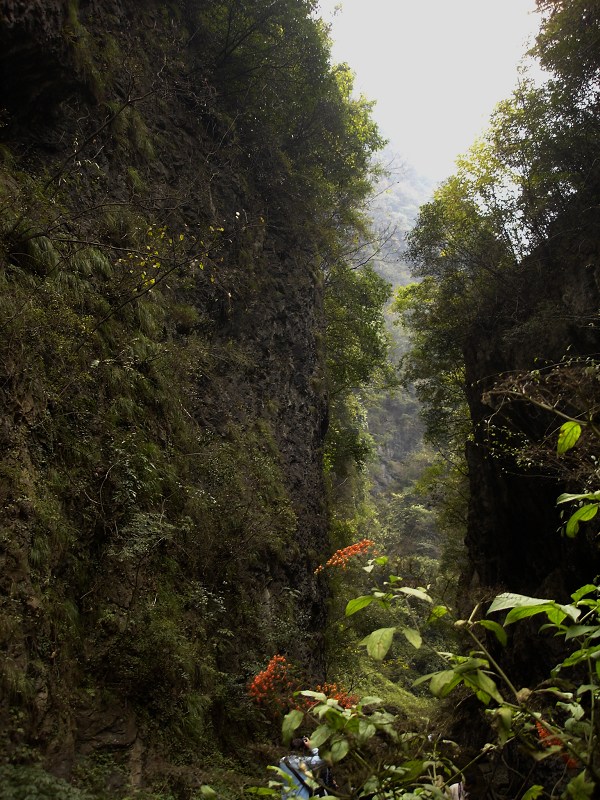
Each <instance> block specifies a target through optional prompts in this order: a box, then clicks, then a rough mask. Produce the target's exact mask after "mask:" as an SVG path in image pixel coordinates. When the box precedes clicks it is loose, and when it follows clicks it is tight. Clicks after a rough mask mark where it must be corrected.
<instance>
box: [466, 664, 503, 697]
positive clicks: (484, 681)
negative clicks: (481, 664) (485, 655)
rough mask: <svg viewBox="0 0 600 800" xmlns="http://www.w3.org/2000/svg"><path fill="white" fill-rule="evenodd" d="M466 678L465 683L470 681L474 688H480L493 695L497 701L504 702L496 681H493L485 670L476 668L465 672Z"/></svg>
mask: <svg viewBox="0 0 600 800" xmlns="http://www.w3.org/2000/svg"><path fill="white" fill-rule="evenodd" d="M464 680H465V683H468V684H469V685H470V686H472V687H473V688H476V689H480V690H481V691H482V692H484V693H485V694H487V695H489V696H490V697H492V698H493V699H494V700H495V701H496V702H497V703H503V702H504V698H503V697H502V695H501V694H500V692H499V691H498V687H497V686H496V683H495V681H493V680H492V679H491V678H490V676H489V675H486V674H485V672H482V671H481V670H480V669H477V670H475V672H469V673H467V674H465V677H464Z"/></svg>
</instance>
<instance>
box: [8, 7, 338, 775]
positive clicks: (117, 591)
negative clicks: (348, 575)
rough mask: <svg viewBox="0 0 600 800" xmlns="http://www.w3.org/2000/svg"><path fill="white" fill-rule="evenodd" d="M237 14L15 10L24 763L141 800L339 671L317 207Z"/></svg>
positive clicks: (12, 622)
mask: <svg viewBox="0 0 600 800" xmlns="http://www.w3.org/2000/svg"><path fill="white" fill-rule="evenodd" d="M250 5H251V4H250ZM222 6H223V4H215V3H186V2H169V3H159V2H153V0H146V1H145V2H143V3H137V2H136V3H134V2H125V1H124V0H90V1H89V2H83V0H82V1H81V2H80V3H79V4H78V3H76V2H72V0H54V1H51V0H36V2H34V3H21V2H13V1H11V0H2V2H1V3H0V16H1V25H0V69H1V71H2V84H3V91H4V94H3V98H2V101H1V102H2V109H1V114H2V127H1V128H0V139H1V142H2V158H3V167H2V173H1V177H0V188H1V195H2V196H1V199H0V205H1V212H2V222H1V225H2V230H1V234H2V262H3V263H2V281H3V286H2V293H3V298H4V299H3V307H2V318H3V319H4V325H3V333H2V359H1V360H2V364H3V366H2V379H1V384H0V394H1V396H2V411H1V412H0V414H1V419H0V438H1V441H2V452H3V456H2V462H1V465H0V497H1V498H2V505H3V509H4V524H3V535H2V541H1V545H0V548H1V549H0V564H1V570H0V572H1V577H0V588H1V603H2V606H1V608H0V615H1V619H2V625H1V627H0V630H1V634H0V636H1V644H2V649H3V654H4V659H3V664H2V684H3V686H4V688H5V690H6V691H5V692H4V693H3V700H2V701H1V703H0V721H1V727H2V751H3V753H5V754H6V755H7V756H8V757H9V758H11V759H14V758H15V757H17V758H21V759H23V760H27V759H29V758H31V757H32V755H33V754H34V753H35V754H37V755H38V756H40V755H41V757H42V760H43V763H44V764H45V765H46V766H47V767H48V768H49V769H51V770H52V771H53V772H55V773H56V774H61V775H65V776H70V775H72V774H74V771H75V773H76V772H77V769H79V770H82V769H83V770H85V764H87V763H88V762H86V760H85V759H88V760H89V759H93V758H94V757H95V754H97V753H99V752H106V751H110V752H111V753H113V761H112V762H111V764H112V766H111V767H110V768H109V769H108V772H107V775H105V776H104V777H103V780H104V779H106V781H108V783H109V784H110V785H111V786H112V787H113V788H115V790H116V789H118V788H119V787H123V786H125V785H127V784H128V783H131V784H132V785H133V786H138V787H139V786H142V785H149V783H148V782H149V781H151V779H152V776H153V775H156V774H163V775H164V773H165V772H168V771H169V769H171V767H168V763H169V760H171V761H172V759H173V756H174V753H175V752H177V753H178V758H179V759H180V760H181V759H183V760H184V761H185V760H186V759H188V760H192V761H194V760H195V758H196V757H197V753H198V752H200V753H201V752H202V750H203V748H206V749H208V750H210V749H211V748H213V747H215V746H218V747H220V748H221V749H228V748H230V749H235V748H236V746H237V744H238V743H239V742H240V741H243V739H244V736H245V735H246V736H247V735H249V732H250V731H252V730H255V729H256V725H257V724H259V722H260V720H259V719H258V718H257V716H256V713H255V711H254V710H253V709H252V708H251V705H250V703H249V701H248V699H247V697H246V693H245V684H246V681H247V680H248V678H249V677H250V676H251V675H252V674H253V673H254V672H256V671H257V669H259V668H260V667H262V666H264V659H265V658H266V657H267V658H268V657H269V656H270V655H271V654H273V653H275V652H286V653H287V654H289V655H290V656H292V657H293V658H295V659H297V660H298V662H300V663H303V664H304V665H305V666H306V668H307V670H308V672H309V673H311V674H313V675H317V676H318V675H319V673H320V670H321V669H322V664H321V653H320V646H319V642H320V637H321V634H322V630H323V625H324V617H325V607H324V600H325V591H324V586H323V585H322V584H321V583H319V582H318V581H317V579H316V578H315V576H314V574H313V571H314V568H315V566H316V564H317V563H318V562H319V559H320V558H321V556H322V554H323V552H324V551H325V549H326V545H327V532H326V514H325V497H324V489H323V481H322V468H321V448H322V443H323V437H324V435H325V431H326V427H327V405H326V398H325V392H324V380H323V352H322V349H323V348H322V334H323V324H324V323H323V311H322V278H321V274H320V270H319V265H318V259H319V255H318V247H317V245H316V244H315V241H314V238H311V231H313V229H314V225H315V219H314V217H315V207H314V205H313V204H311V202H310V201H308V200H307V198H306V194H305V187H304V186H301V185H300V179H299V178H298V168H297V164H295V163H294V160H293V154H291V155H290V153H288V154H285V153H284V152H283V150H282V149H281V146H280V145H281V141H280V139H281V136H280V134H279V133H278V131H277V130H275V131H272V130H268V126H267V124H266V123H265V122H264V120H262V121H261V119H259V117H258V114H257V113H255V112H256V107H254V108H253V107H252V106H250V108H249V109H248V107H246V106H244V105H243V103H244V92H243V91H242V90H241V89H240V85H241V84H240V82H241V81H242V80H243V79H242V77H240V76H239V75H238V76H237V78H236V80H237V81H238V84H237V85H236V87H235V92H233V93H232V94H231V95H229V94H228V90H229V89H230V88H231V87H232V86H233V78H232V76H231V75H230V74H229V75H227V73H226V69H228V68H231V63H230V62H228V61H227V57H228V46H229V45H230V44H231V42H228V41H225V40H223V39H219V36H221V35H222V34H223V31H227V32H231V31H232V30H234V29H235V24H233V23H235V22H237V20H234V19H233V17H234V12H235V10H236V8H237V6H236V4H235V3H234V4H231V9H230V11H231V19H230V20H229V23H230V26H229V28H227V21H226V20H218V19H217V17H216V16H214V18H213V16H211V14H214V15H216V14H217V12H218V11H219V9H220V8H221V7H222ZM221 10H222V9H221ZM217 23H219V25H221V27H220V28H219V27H218V25H217ZM244 24H246V23H245V22H244ZM261 24H262V23H261ZM248 25H250V23H248ZM238 33H239V34H240V35H241V36H242V37H243V29H241V33H240V29H238ZM236 46H237V47H238V50H237V52H236V53H235V55H236V56H240V53H241V50H242V49H243V46H244V39H243V38H242V39H241V40H240V42H239V43H238V45H236ZM231 52H233V50H232V51H231ZM238 66H239V65H236V68H237V67H238ZM242 66H243V64H242ZM219 69H220V70H221V71H220V72H219ZM316 79H317V78H315V80H316ZM308 80H309V81H310V77H309V78H308ZM247 91H248V93H250V88H248V89H247ZM309 168H311V167H310V165H309ZM186 747H187V748H189V750H186ZM160 749H162V750H163V752H162V756H161V759H163V758H164V761H162V760H161V759H159V758H158V755H157V752H158V750H160ZM82 759H83V760H82ZM90 763H91V762H90ZM82 764H83V765H84V766H83V767H82ZM161 764H162V766H161ZM161 770H162V773H161ZM198 779H199V778H198V775H197V774H195V776H194V777H193V780H195V781H198Z"/></svg>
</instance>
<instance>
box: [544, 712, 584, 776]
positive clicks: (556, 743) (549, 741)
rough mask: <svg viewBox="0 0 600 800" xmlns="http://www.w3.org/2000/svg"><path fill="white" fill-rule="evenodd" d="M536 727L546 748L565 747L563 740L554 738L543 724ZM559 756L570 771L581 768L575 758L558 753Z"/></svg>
mask: <svg viewBox="0 0 600 800" xmlns="http://www.w3.org/2000/svg"><path fill="white" fill-rule="evenodd" d="M535 727H536V728H537V732H538V736H539V737H540V741H541V743H542V744H543V745H544V747H563V743H562V742H561V740H560V739H559V738H558V737H556V736H552V734H551V733H550V731H549V730H548V728H545V727H544V726H543V725H542V723H541V722H536V723H535ZM557 755H560V757H561V758H562V760H563V761H564V762H565V764H566V765H567V767H568V768H569V769H574V768H575V767H577V766H579V764H578V761H577V759H576V758H573V756H570V755H569V754H568V753H557Z"/></svg>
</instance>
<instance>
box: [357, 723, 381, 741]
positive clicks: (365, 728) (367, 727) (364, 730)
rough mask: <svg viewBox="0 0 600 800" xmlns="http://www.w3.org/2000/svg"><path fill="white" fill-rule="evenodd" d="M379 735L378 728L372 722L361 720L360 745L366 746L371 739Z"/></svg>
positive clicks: (359, 725) (359, 728) (359, 726)
mask: <svg viewBox="0 0 600 800" xmlns="http://www.w3.org/2000/svg"><path fill="white" fill-rule="evenodd" d="M376 733H377V728H376V727H375V725H373V724H372V723H371V722H367V720H364V719H361V720H360V722H359V724H358V736H357V739H358V743H359V744H364V743H365V742H366V741H368V740H369V739H372V738H373V736H375V734H376Z"/></svg>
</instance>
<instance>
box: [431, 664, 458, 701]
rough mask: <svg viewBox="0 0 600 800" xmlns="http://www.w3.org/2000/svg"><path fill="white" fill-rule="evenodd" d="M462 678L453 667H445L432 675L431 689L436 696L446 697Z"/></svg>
mask: <svg viewBox="0 0 600 800" xmlns="http://www.w3.org/2000/svg"><path fill="white" fill-rule="evenodd" d="M461 680H462V676H461V675H457V674H456V672H455V671H454V670H453V669H445V670H442V671H441V672H436V673H434V675H432V677H431V681H430V683H429V690H430V691H431V693H432V694H433V695H435V697H445V696H446V695H447V694H449V693H450V692H451V691H452V689H454V687H455V686H458V684H459V683H460V682H461Z"/></svg>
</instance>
